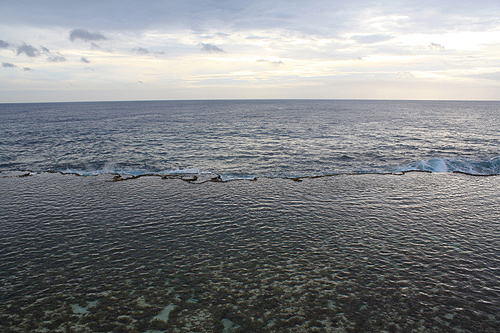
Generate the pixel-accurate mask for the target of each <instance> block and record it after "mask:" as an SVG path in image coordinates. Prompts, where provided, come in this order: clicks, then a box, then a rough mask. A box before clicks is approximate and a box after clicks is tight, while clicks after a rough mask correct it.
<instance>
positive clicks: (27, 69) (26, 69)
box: [23, 67, 33, 72]
mask: <svg viewBox="0 0 500 333" xmlns="http://www.w3.org/2000/svg"><path fill="white" fill-rule="evenodd" d="M32 70H33V69H31V68H29V67H23V71H25V72H31V71H32Z"/></svg>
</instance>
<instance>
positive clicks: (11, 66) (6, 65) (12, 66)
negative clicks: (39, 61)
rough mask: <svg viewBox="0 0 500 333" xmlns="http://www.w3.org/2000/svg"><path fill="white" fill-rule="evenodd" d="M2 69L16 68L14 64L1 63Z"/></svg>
mask: <svg viewBox="0 0 500 333" xmlns="http://www.w3.org/2000/svg"><path fill="white" fill-rule="evenodd" d="M2 67H5V68H15V67H17V66H16V65H14V64H11V63H10V62H2Z"/></svg>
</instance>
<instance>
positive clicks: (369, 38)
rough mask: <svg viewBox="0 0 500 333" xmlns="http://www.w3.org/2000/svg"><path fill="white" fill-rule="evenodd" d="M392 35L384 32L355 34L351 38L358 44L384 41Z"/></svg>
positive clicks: (391, 37)
mask: <svg viewBox="0 0 500 333" xmlns="http://www.w3.org/2000/svg"><path fill="white" fill-rule="evenodd" d="M393 38H394V36H391V35H386V34H375V35H364V36H356V37H353V39H354V40H355V41H356V42H358V43H360V44H374V43H380V42H385V41H388V40H391V39H393Z"/></svg>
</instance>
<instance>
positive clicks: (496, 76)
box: [468, 72, 500, 81]
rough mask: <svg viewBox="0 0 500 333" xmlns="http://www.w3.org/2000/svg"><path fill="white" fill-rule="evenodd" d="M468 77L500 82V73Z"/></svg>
mask: <svg viewBox="0 0 500 333" xmlns="http://www.w3.org/2000/svg"><path fill="white" fill-rule="evenodd" d="M468 77H472V78H477V79H484V80H493V81H500V72H491V73H481V74H473V75H468Z"/></svg>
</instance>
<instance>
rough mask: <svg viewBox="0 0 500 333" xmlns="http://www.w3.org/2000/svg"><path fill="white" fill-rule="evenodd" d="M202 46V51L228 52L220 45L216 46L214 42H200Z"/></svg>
mask: <svg viewBox="0 0 500 333" xmlns="http://www.w3.org/2000/svg"><path fill="white" fill-rule="evenodd" d="M198 45H200V46H201V51H202V52H206V53H217V52H226V51H224V50H223V49H221V48H219V47H218V46H215V45H213V44H208V43H200V44H198Z"/></svg>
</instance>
